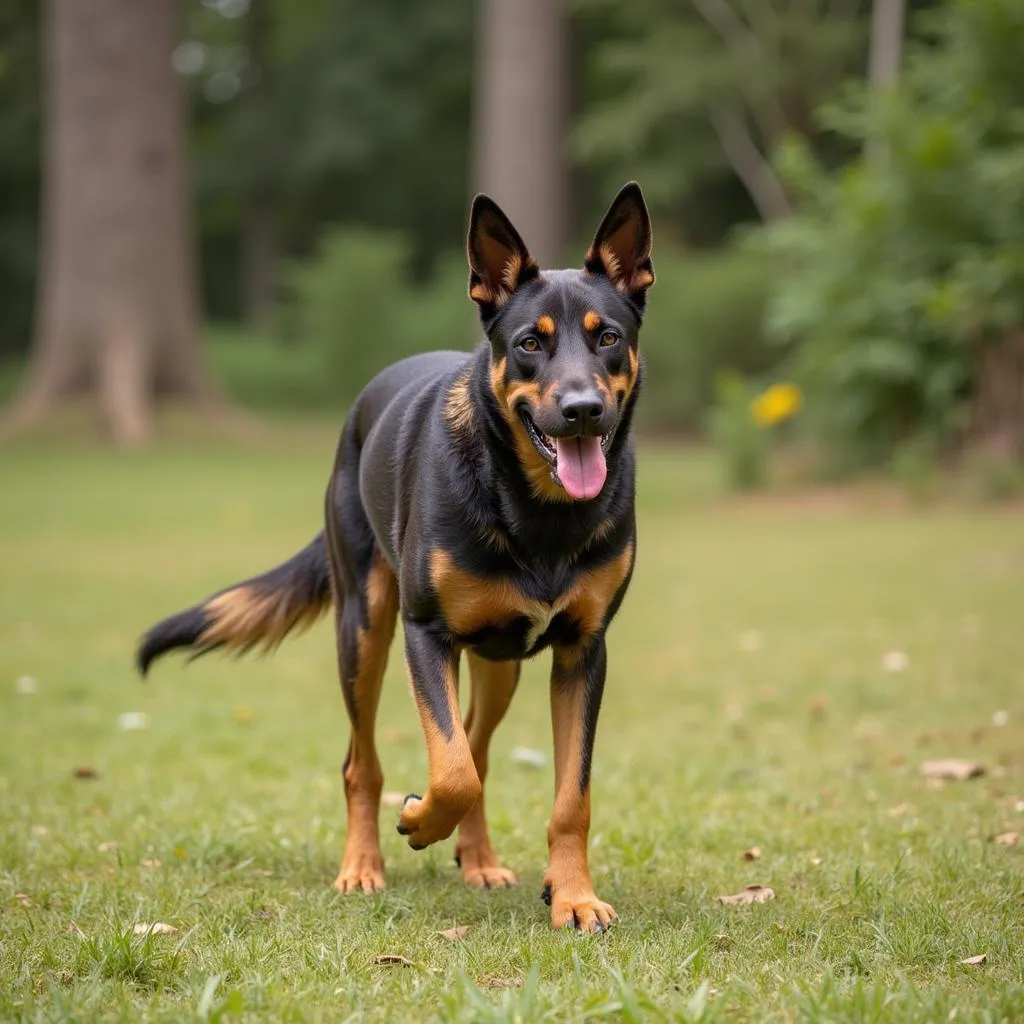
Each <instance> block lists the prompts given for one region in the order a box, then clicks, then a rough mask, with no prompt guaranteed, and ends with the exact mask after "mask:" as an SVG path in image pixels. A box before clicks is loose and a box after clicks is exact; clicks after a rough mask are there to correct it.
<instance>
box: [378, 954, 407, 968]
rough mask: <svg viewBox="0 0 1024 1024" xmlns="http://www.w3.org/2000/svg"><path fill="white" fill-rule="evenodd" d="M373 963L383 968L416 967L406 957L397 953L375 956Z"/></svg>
mask: <svg viewBox="0 0 1024 1024" xmlns="http://www.w3.org/2000/svg"><path fill="white" fill-rule="evenodd" d="M373 962H374V963H375V964H378V965H379V966H381V967H415V966H416V965H415V964H414V963H413V962H412V961H411V960H409V959H407V958H406V957H404V956H399V955H398V954H397V953H382V954H381V955H380V956H375V957H374V958H373Z"/></svg>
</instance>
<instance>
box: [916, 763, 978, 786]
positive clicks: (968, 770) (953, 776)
mask: <svg viewBox="0 0 1024 1024" xmlns="http://www.w3.org/2000/svg"><path fill="white" fill-rule="evenodd" d="M921 774H922V775H924V776H926V777H927V778H929V779H950V780H952V781H953V782H963V781H964V780H965V779H975V778H977V777H978V776H980V775H984V774H985V766H984V765H983V764H979V763H978V762H977V761H960V760H957V759H956V758H953V757H948V758H943V759H942V760H939V761H925V762H924V763H923V764H922V765H921Z"/></svg>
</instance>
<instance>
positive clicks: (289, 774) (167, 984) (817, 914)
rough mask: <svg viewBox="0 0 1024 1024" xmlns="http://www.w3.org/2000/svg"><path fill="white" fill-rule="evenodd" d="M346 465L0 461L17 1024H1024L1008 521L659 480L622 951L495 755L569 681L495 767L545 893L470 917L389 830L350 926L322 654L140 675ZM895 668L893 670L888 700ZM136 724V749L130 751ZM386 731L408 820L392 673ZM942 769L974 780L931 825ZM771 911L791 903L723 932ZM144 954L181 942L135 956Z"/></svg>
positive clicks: (258, 564) (326, 657)
mask: <svg viewBox="0 0 1024 1024" xmlns="http://www.w3.org/2000/svg"><path fill="white" fill-rule="evenodd" d="M332 449H333V437H332V436H330V435H328V434H326V433H320V432H316V431H314V432H308V431H307V432H305V433H303V434H302V435H301V436H300V435H294V436H293V435H291V434H284V435H283V436H281V437H280V438H279V439H278V440H277V441H276V442H275V443H273V444H272V445H269V446H267V447H266V448H264V449H263V450H255V449H253V448H249V449H244V448H240V447H232V446H231V445H229V444H227V443H223V442H221V443H215V442H202V443H201V442H200V441H199V440H193V441H191V442H185V441H179V442H177V443H174V444H166V445H164V446H162V447H161V448H160V449H159V450H158V451H156V452H154V453H151V454H149V455H146V456H115V455H112V454H108V453H105V452H102V451H99V450H96V449H94V448H92V447H90V445H89V444H88V443H86V442H84V441H83V442H81V443H80V444H78V445H67V444H65V445H64V446H62V447H55V446H52V445H50V444H48V443H44V444H39V443H37V444H35V445H25V446H21V447H18V448H13V449H12V448H9V449H6V450H3V451H0V481H2V495H3V500H2V502H0V1019H3V1020H25V1021H28V1020H32V1021H58V1020H62V1021H63V1020H83V1021H84V1020H132V1021H138V1020H167V1021H171V1020H196V1019H203V1020H226V1019H232V1020H239V1019H249V1020H253V1021H255V1020H260V1021H263V1020H287V1021H307V1020H308V1021H312V1020H324V1021H328V1020H329V1021H341V1020H347V1019H351V1020H360V1021H361V1020H369V1021H397V1020H419V1019H437V1020H460V1021H481V1020H495V1021H498V1020H501V1021H513V1020H521V1021H535V1020H552V1021H580V1020H616V1021H639V1020H645V1021H646V1020H655V1021H656V1020H665V1019H670V1020H681V1021H695V1020H704V1021H753V1022H761V1021H822V1022H824V1021H829V1022H846V1021H850V1022H853V1021H856V1022H871V1021H920V1022H924V1021H935V1022H939V1021H946V1020H952V1019H954V1011H955V1019H956V1020H958V1021H964V1020H979V1021H982V1020H983V1021H998V1020H1006V1021H1011V1020H1021V1019H1024V977H1022V973H1024V971H1022V968H1024V955H1022V952H1021V947H1022V941H1024V873H1022V847H1019V846H1018V847H1011V846H1004V845H999V844H996V843H994V842H992V837H993V836H994V835H996V834H999V833H1005V832H1009V831H1021V832H1024V812H1022V811H1021V810H1020V806H1022V805H1020V804H1019V801H1020V800H1021V799H1024V696H1022V694H1024V689H1022V684H1024V629H1022V624H1024V588H1022V586H1021V581H1022V579H1024V528H1022V526H1021V522H1020V517H1019V513H1013V512H1008V511H1006V510H1003V511H999V512H997V511H981V510H978V509H962V508H952V507H945V508H942V509H933V510H931V511H929V512H921V513H910V512H906V511H901V510H899V509H897V508H894V507H892V505H891V503H888V502H884V501H878V500H875V498H874V497H872V496H871V495H868V494H866V493H865V492H859V494H854V495H840V496H836V495H826V496H821V497H815V498H813V499H811V498H804V499H794V498H783V497H772V498H762V499H757V500H753V499H750V500H747V501H745V502H742V503H740V502H737V501H733V500H726V499H723V498H721V497H719V496H717V494H716V493H715V491H714V488H713V485H712V477H711V474H710V471H709V466H708V464H707V463H706V461H705V460H703V459H700V458H695V457H694V456H692V455H686V454H683V453H682V452H680V451H676V450H673V449H667V448H666V449H662V448H659V449H654V448H651V449H648V450H645V452H644V458H643V464H642V479H641V494H642V499H643V500H642V504H641V507H640V531H641V539H640V549H639V564H638V569H637V573H636V577H635V582H634V585H633V588H632V590H631V592H630V595H629V597H628V599H627V601H626V604H625V606H624V607H623V610H622V612H621V613H620V617H619V619H618V620H617V621H616V624H615V625H614V626H613V629H612V634H611V641H610V652H611V653H610V671H609V685H608V690H607V696H606V703H605V710H604V713H603V716H602V719H601V726H600V729H599V733H598V742H597V757H596V765H595V770H594V777H593V781H594V822H593V832H592V862H593V866H594V869H595V879H596V883H597V888H598V892H599V894H600V895H601V896H602V897H603V898H605V899H607V900H609V901H610V902H612V903H613V904H614V905H615V906H616V908H617V910H618V911H619V913H620V915H621V918H622V921H621V924H620V925H619V926H618V927H617V928H615V929H613V930H612V932H611V933H610V934H608V935H605V936H585V937H580V936H575V935H572V934H568V933H552V932H551V931H550V929H549V925H548V913H547V910H546V908H545V907H544V906H543V904H542V903H541V901H540V899H539V893H540V887H541V878H542V873H543V869H544V863H545V854H546V849H545V828H546V820H547V814H548V811H549V808H550V803H551V790H552V780H551V769H550V758H549V761H548V764H547V766H546V767H544V768H542V769H536V768H534V769H531V768H528V767H525V766H523V765H521V764H519V763H517V762H516V761H514V760H513V759H512V757H511V756H510V755H511V751H512V748H513V747H515V746H517V745H527V746H531V747H535V748H539V749H541V750H543V751H545V753H548V754H549V752H550V740H549V726H548V713H547V685H546V678H545V673H546V669H547V665H546V663H544V662H540V661H539V662H537V663H535V664H532V665H531V666H530V667H529V669H528V671H527V672H526V673H525V677H524V681H523V684H522V685H521V687H520V690H519V693H518V695H517V699H516V702H515V704H514V707H513V710H512V712H511V714H510V716H509V718H508V720H507V722H506V723H505V725H504V726H503V727H502V729H500V730H499V732H498V734H497V737H496V739H495V749H494V753H493V756H492V759H491V763H492V776H491V780H490V782H489V792H490V795H489V806H490V811H491V822H492V829H493V834H494V837H495V841H496V845H497V846H498V848H499V850H500V851H501V853H502V854H503V856H504V858H505V861H506V863H508V864H509V866H511V867H513V868H514V869H515V870H517V871H518V873H519V875H520V878H521V880H522V882H523V884H522V886H521V887H520V888H519V889H516V890H511V891H507V892H496V893H490V894H479V893H475V892H469V891H466V890H464V889H463V888H462V886H461V884H460V881H459V878H458V874H457V872H456V870H455V868H454V866H453V864H452V862H451V845H450V843H446V844H444V845H443V846H441V847H438V848H432V849H430V850H428V851H425V852H423V853H418V854H417V853H413V852H411V851H410V850H408V849H407V847H406V846H405V843H404V841H403V840H402V839H401V837H400V836H398V835H397V834H396V833H395V831H394V828H393V827H392V826H393V823H394V820H395V816H396V810H395V809H394V808H384V809H383V811H382V815H383V823H384V829H383V832H384V844H385V857H386V859H387V862H388V870H389V877H388V881H389V888H388V890H387V892H386V893H384V894H383V895H381V896H379V897H374V898H368V897H348V898H345V897H341V896H339V895H337V894H335V893H334V892H333V891H332V890H331V888H330V883H331V881H332V880H333V878H334V875H335V872H336V869H337V863H338V858H339V855H340V850H341V844H342V840H343V837H344V827H345V825H344V814H343V801H342V796H341V787H340V777H339V767H340V763H341V760H342V756H343V754H344V748H345V742H346V720H345V716H344V712H343V708H342V703H341V699H340V695H339V692H338V686H337V682H336V677H335V668H334V652H333V649H332V642H331V630H330V628H329V627H328V626H327V625H326V624H323V625H321V626H320V627H318V628H317V629H316V630H315V631H314V632H312V633H311V634H308V635H307V636H305V637H302V638H301V639H298V640H295V641H291V642H289V643H287V644H286V645H285V646H284V647H282V648H281V650H280V651H279V652H278V653H277V655H276V656H275V657H274V658H273V659H271V660H248V661H244V662H233V661H228V660H218V659H217V658H215V657H214V658H209V659H205V660H203V661H200V662H197V663H195V664H193V665H191V666H190V667H188V668H187V669H185V668H184V667H183V665H182V663H181V662H180V661H177V660H171V661H168V662H166V663H162V664H161V665H159V666H158V667H157V668H156V670H155V672H154V673H153V675H152V678H151V679H150V681H149V682H147V683H142V682H140V681H139V680H138V678H137V677H136V676H135V674H134V672H133V668H132V654H133V644H134V641H135V639H136V636H137V635H138V634H139V633H140V631H142V630H143V629H144V628H145V627H146V626H148V625H149V624H150V623H151V622H152V621H153V620H154V619H156V618H157V617H159V616H162V615H164V614H166V613H168V612H170V611H173V610H176V609H177V608H179V607H181V606H182V605H184V604H185V603H192V602H193V601H194V600H195V599H197V598H199V597H202V596H204V595H205V594H207V593H208V592H210V591H211V590H213V589H214V588H217V587H219V586H221V585H223V584H226V583H229V582H232V581H234V580H236V579H238V578H241V577H242V576H244V575H247V574H250V573H251V572H253V571H256V570H260V569H262V568H264V567H267V566H269V565H270V564H272V563H274V562H276V561H277V560H279V559H281V558H283V557H285V556H287V555H289V554H291V553H292V552H293V551H294V550H296V549H297V548H298V547H299V546H300V545H301V544H303V543H305V541H306V540H307V539H308V538H309V537H310V536H311V535H312V534H313V533H314V532H315V531H316V529H317V528H318V525H319V517H320V509H321V498H322V493H323V488H324V484H325V481H326V474H327V471H328V467H329V463H330V458H331V455H332ZM753 631H756V633H757V634H758V638H759V639H760V646H759V648H758V649H756V650H752V649H747V648H750V647H757V644H756V643H755V642H754V639H753V638H752V637H751V636H750V634H751V633H752V632H753ZM894 650H899V651H903V652H905V653H906V654H907V656H908V657H909V667H908V668H907V670H906V671H904V672H900V673H887V672H885V671H883V669H882V667H881V663H882V658H883V656H884V655H885V653H886V652H888V651H894ZM26 675H27V676H31V677H33V678H34V679H36V680H37V682H38V691H37V692H36V693H35V694H34V695H22V694H20V693H19V692H18V690H17V686H16V680H17V679H18V678H19V677H21V676H26ZM240 709H242V710H240ZM126 711H143V712H145V713H146V714H147V715H148V716H149V719H150V725H149V728H147V729H144V730H140V731H123V730H120V729H119V728H118V725H117V719H118V716H119V715H120V714H121V713H123V712H126ZM997 711H1005V712H1007V714H1008V722H1007V724H1005V725H1003V726H1002V727H997V726H995V725H994V724H993V715H994V713H995V712H997ZM249 716H251V718H250V720H248V722H246V721H245V720H246V718H247V717H249ZM239 719H241V721H239ZM1000 720H1001V719H1000ZM381 732H382V748H383V749H382V757H383V760H384V767H385V772H386V776H387V780H386V788H387V789H389V790H397V791H399V792H402V793H404V792H406V791H409V790H417V791H419V790H420V788H421V786H422V785H423V782H424V779H425V756H424V751H423V746H422V743H421V742H420V740H419V739H418V736H417V725H416V719H415V714H414V710H413V705H412V700H411V697H410V696H409V693H408V689H407V684H406V682H405V680H404V677H403V671H402V659H401V658H400V657H394V658H393V659H392V664H391V667H390V669H389V672H388V680H387V685H386V691H385V698H384V703H383V708H382V714H381ZM936 756H957V757H969V758H974V759H978V760H980V761H981V762H983V763H984V764H985V765H986V766H987V767H988V773H987V774H986V775H985V776H984V777H982V778H978V779H973V780H971V781H969V782H963V783H950V784H948V785H946V786H943V787H942V788H932V787H931V786H929V785H928V783H927V781H926V780H925V779H923V778H921V777H920V775H919V773H918V765H919V763H920V762H921V761H922V760H923V759H925V758H928V757H936ZM76 766H89V767H91V768H93V769H95V771H96V772H98V773H99V777H98V778H95V779H91V780H84V779H75V778H73V771H74V769H75V768H76ZM101 844H116V848H112V847H110V846H108V845H103V849H101ZM752 846H758V847H760V848H761V850H762V851H763V855H762V857H761V859H760V860H757V861H746V860H744V859H743V851H744V850H746V849H747V848H749V847H752ZM754 882H759V883H761V884H764V885H770V886H772V887H773V888H774V889H775V890H776V892H777V899H776V900H775V901H774V902H771V903H766V904H763V905H759V906H753V907H748V908H743V909H733V908H728V907H724V906H721V905H720V904H718V903H717V902H716V901H715V898H714V897H715V896H716V895H718V894H722V893H733V892H737V891H738V890H740V889H741V888H743V886H745V885H747V884H749V883H754ZM16 897H17V898H16ZM157 921H160V922H167V923H170V924H172V925H174V926H176V927H178V928H179V929H180V931H179V932H177V933H174V934H167V935H151V936H148V937H147V936H134V935H132V934H130V932H131V929H132V927H133V925H134V924H135V923H137V922H149V923H152V922H157ZM71 922H74V925H72V924H71ZM456 924H463V925H469V926H470V930H469V932H468V934H467V935H466V937H465V938H464V939H463V940H462V941H458V942H450V941H447V940H446V939H444V938H442V937H440V936H439V935H438V932H439V931H440V930H442V929H445V928H449V927H451V926H452V925H456ZM980 953H986V954H987V955H988V960H987V963H986V964H985V966H983V967H981V968H974V969H972V968H970V967H964V966H961V965H960V963H959V961H961V960H963V959H964V958H966V957H969V956H972V955H975V954H980ZM382 954H398V955H401V956H404V957H407V958H408V959H409V960H410V961H412V966H410V967H386V966H377V965H375V964H374V963H373V961H374V958H375V957H377V956H380V955H382ZM500 986H511V987H504V988H503V987H500Z"/></svg>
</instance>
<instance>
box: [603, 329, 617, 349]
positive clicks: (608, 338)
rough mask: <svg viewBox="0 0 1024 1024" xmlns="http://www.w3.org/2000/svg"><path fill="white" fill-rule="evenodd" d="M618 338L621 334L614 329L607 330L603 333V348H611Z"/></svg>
mask: <svg viewBox="0 0 1024 1024" xmlns="http://www.w3.org/2000/svg"><path fill="white" fill-rule="evenodd" d="M618 340H619V336H618V335H617V334H616V333H615V332H614V331H605V332H604V333H603V334H602V335H601V341H600V345H601V348H611V347H612V345H614V344H615V342H617V341H618Z"/></svg>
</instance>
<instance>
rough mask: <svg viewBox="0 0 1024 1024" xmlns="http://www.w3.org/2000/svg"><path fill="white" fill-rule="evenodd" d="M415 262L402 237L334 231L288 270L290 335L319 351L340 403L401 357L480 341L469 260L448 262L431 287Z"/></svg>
mask: <svg viewBox="0 0 1024 1024" xmlns="http://www.w3.org/2000/svg"><path fill="white" fill-rule="evenodd" d="M409 261H410V246H409V243H408V242H407V241H406V240H405V239H404V238H403V237H402V236H400V235H397V234H385V233H382V232H373V231H365V230H359V229H350V228H333V229H330V230H328V231H326V232H324V234H323V235H322V236H321V239H320V244H319V246H318V248H317V252H316V254H315V256H314V257H312V258H310V259H308V260H304V261H302V262H298V263H295V264H294V265H292V266H291V267H290V268H289V269H288V272H287V274H286V282H285V286H286V289H287V293H288V299H287V301H286V303H285V306H284V308H283V310H282V314H281V331H282V334H283V336H284V339H285V341H286V343H288V344H289V345H293V346H296V347H299V346H302V347H308V348H310V349H312V350H313V352H315V353H316V364H317V367H318V375H319V376H320V378H321V380H322V382H323V384H325V385H326V386H328V387H329V388H330V389H331V392H332V394H333V395H334V397H335V401H336V402H340V403H343V404H344V403H347V402H349V401H351V399H353V398H355V396H356V395H357V394H358V392H359V391H360V390H361V389H362V388H363V386H364V385H365V384H366V382H367V381H368V380H369V379H370V378H371V377H372V376H373V375H374V374H375V373H377V372H378V371H380V370H382V369H383V368H384V367H385V366H387V365H388V364H389V363H391V362H394V361H395V360H397V359H401V358H404V357H405V356H409V355H413V354H415V353H417V352H424V351H427V350H429V349H438V348H469V346H470V345H471V344H472V342H473V341H474V337H475V336H474V335H473V333H472V328H473V325H474V322H475V311H474V309H473V306H472V304H471V303H470V301H469V299H468V298H467V295H466V288H467V285H466V281H467V273H468V272H467V271H466V270H465V269H464V262H463V260H461V259H459V260H458V261H456V260H455V259H454V258H452V259H450V260H447V261H444V262H443V264H442V265H441V266H440V269H439V273H438V274H437V276H436V278H435V280H433V281H432V282H431V283H430V284H429V285H419V284H415V283H413V282H411V281H410V280H409V274H408V266H409Z"/></svg>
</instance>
